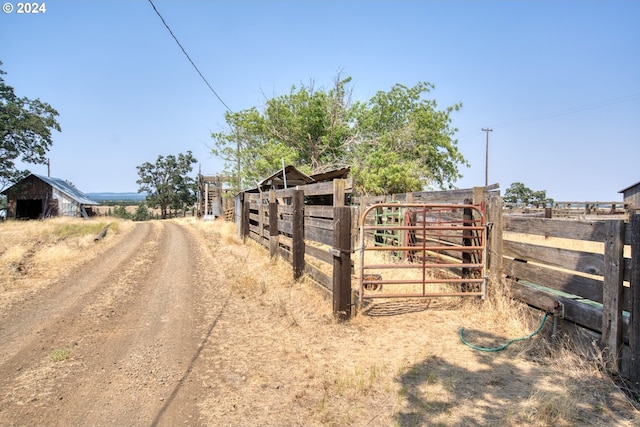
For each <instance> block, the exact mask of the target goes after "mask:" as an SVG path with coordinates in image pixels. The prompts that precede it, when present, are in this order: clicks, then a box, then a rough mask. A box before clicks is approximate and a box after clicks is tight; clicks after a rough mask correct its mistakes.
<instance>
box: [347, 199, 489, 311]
mask: <svg viewBox="0 0 640 427" xmlns="http://www.w3.org/2000/svg"><path fill="white" fill-rule="evenodd" d="M359 228H360V245H359V246H360V248H359V253H360V260H359V264H360V278H359V282H360V291H359V294H360V301H361V302H362V301H364V300H365V299H371V298H397V297H447V296H481V297H482V298H483V299H484V298H485V296H486V279H487V274H486V258H487V257H486V247H487V245H486V242H487V227H486V217H485V205H484V202H482V203H481V204H479V205H470V204H414V203H379V204H375V205H372V206H369V207H367V208H366V209H365V210H364V211H363V212H362V214H361V215H360V220H359Z"/></svg>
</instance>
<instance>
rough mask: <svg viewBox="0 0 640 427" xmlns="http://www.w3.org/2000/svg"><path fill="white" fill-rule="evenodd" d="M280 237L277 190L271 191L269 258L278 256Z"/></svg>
mask: <svg viewBox="0 0 640 427" xmlns="http://www.w3.org/2000/svg"><path fill="white" fill-rule="evenodd" d="M279 237H280V231H279V230H278V203H277V200H276V190H269V256H270V257H271V258H273V257H275V256H276V255H278V248H279V240H280V239H279Z"/></svg>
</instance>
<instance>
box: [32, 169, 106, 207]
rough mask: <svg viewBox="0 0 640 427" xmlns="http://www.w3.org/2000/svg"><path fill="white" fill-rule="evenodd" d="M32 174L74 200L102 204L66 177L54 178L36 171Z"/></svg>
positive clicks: (83, 203)
mask: <svg viewBox="0 0 640 427" xmlns="http://www.w3.org/2000/svg"><path fill="white" fill-rule="evenodd" d="M31 175H33V176H35V177H36V178H38V179H40V180H42V181H44V182H46V183H47V184H49V185H50V186H52V187H53V188H55V189H57V190H59V191H61V192H63V193H64V194H66V195H67V196H69V197H71V198H72V199H73V200H75V201H76V202H78V203H80V204H81V205H99V204H100V203H98V202H96V201H95V200H91V199H90V198H89V196H87V195H86V194H84V193H83V192H82V191H80V190H78V189H77V188H76V187H74V186H73V185H71V184H69V183H68V182H67V181H65V180H64V179H60V178H52V177H50V176H44V175H37V174H35V173H32V174H31Z"/></svg>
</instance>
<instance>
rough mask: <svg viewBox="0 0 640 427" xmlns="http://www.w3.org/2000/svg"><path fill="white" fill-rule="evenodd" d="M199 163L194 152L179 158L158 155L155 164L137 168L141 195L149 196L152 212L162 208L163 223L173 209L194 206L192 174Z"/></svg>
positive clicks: (194, 187)
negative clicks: (144, 192) (195, 165)
mask: <svg viewBox="0 0 640 427" xmlns="http://www.w3.org/2000/svg"><path fill="white" fill-rule="evenodd" d="M197 162H198V161H197V160H196V159H195V157H193V154H192V153H191V151H187V153H186V154H182V153H180V154H178V156H177V157H176V156H174V155H172V154H171V155H168V156H167V157H164V156H162V155H159V156H158V158H157V159H156V162H155V163H149V162H145V163H144V164H142V165H140V166H137V169H138V175H139V176H140V179H139V180H137V181H136V182H137V184H138V185H139V188H138V192H139V193H141V192H143V191H146V192H147V198H146V201H147V204H148V205H149V206H151V207H153V208H156V207H158V206H159V207H160V212H161V217H162V219H165V218H167V216H168V211H169V209H170V208H171V209H174V210H177V209H184V208H185V207H187V206H191V205H193V203H195V201H196V196H195V194H196V190H197V185H196V182H195V180H194V179H193V178H192V177H190V176H189V173H191V171H192V170H193V164H194V163H197Z"/></svg>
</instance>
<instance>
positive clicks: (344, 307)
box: [333, 206, 351, 320]
mask: <svg viewBox="0 0 640 427" xmlns="http://www.w3.org/2000/svg"><path fill="white" fill-rule="evenodd" d="M333 314H334V315H336V316H337V317H338V318H339V319H340V320H346V319H348V318H349V317H350V316H351V208H350V207H348V206H338V207H334V208H333Z"/></svg>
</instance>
